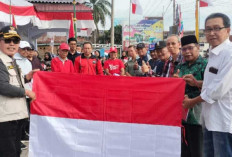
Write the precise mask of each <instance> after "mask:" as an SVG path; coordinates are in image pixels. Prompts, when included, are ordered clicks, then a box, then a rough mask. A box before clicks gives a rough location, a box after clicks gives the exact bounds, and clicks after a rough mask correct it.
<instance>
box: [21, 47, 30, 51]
mask: <svg viewBox="0 0 232 157" xmlns="http://www.w3.org/2000/svg"><path fill="white" fill-rule="evenodd" d="M21 49H22V50H23V51H26V50H27V51H31V50H32V49H31V48H29V47H25V48H21Z"/></svg>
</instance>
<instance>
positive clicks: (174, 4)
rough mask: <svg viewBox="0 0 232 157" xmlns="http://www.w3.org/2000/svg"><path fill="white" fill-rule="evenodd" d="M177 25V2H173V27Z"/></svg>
mask: <svg viewBox="0 0 232 157" xmlns="http://www.w3.org/2000/svg"><path fill="white" fill-rule="evenodd" d="M175 25H176V0H173V26H175Z"/></svg>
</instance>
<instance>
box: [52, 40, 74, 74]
mask: <svg viewBox="0 0 232 157" xmlns="http://www.w3.org/2000/svg"><path fill="white" fill-rule="evenodd" d="M68 51H69V46H68V44H66V43H62V44H60V47H59V56H58V57H56V58H53V59H52V61H51V69H52V71H53V72H63V73H73V72H74V68H73V63H72V61H71V60H69V59H68V58H67V56H68Z"/></svg>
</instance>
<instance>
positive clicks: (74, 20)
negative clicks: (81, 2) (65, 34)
mask: <svg viewBox="0 0 232 157" xmlns="http://www.w3.org/2000/svg"><path fill="white" fill-rule="evenodd" d="M73 12H74V18H73V22H74V32H75V38H76V39H77V26H76V21H77V18H76V1H75V0H73Z"/></svg>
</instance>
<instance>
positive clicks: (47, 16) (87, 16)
mask: <svg viewBox="0 0 232 157" xmlns="http://www.w3.org/2000/svg"><path fill="white" fill-rule="evenodd" d="M70 14H71V12H59V14H57V13H56V12H37V16H38V18H39V19H40V20H47V21H50V20H70ZM76 14H77V16H76V17H77V20H93V16H92V13H91V12H78V13H76Z"/></svg>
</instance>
